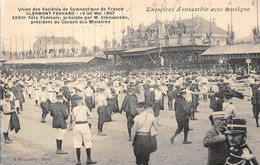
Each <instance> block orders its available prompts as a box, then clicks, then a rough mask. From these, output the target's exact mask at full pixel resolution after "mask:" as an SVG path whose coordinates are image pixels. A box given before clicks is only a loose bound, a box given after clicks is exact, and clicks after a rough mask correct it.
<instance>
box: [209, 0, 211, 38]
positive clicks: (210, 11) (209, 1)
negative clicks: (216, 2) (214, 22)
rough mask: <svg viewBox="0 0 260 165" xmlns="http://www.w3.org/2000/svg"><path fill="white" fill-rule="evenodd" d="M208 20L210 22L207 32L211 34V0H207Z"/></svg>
mask: <svg viewBox="0 0 260 165" xmlns="http://www.w3.org/2000/svg"><path fill="white" fill-rule="evenodd" d="M209 22H210V25H209V34H211V28H212V27H211V2H210V0H209Z"/></svg>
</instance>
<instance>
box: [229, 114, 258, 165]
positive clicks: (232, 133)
mask: <svg viewBox="0 0 260 165" xmlns="http://www.w3.org/2000/svg"><path fill="white" fill-rule="evenodd" d="M246 132H247V127H246V120H245V119H229V120H228V121H227V131H226V132H225V134H227V138H228V142H229V145H230V154H229V157H228V158H227V160H226V163H225V165H233V164H236V165H258V162H257V161H256V158H255V156H254V155H253V153H252V151H251V149H250V148H249V147H248V145H247V144H246V138H247V133H246Z"/></svg>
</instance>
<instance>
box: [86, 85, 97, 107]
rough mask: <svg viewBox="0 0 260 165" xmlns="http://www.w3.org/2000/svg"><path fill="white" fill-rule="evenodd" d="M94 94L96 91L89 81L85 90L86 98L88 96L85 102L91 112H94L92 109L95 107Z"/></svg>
mask: <svg viewBox="0 0 260 165" xmlns="http://www.w3.org/2000/svg"><path fill="white" fill-rule="evenodd" d="M94 93H95V89H94V87H93V86H92V85H91V82H90V81H89V82H88V83H87V86H86V88H85V96H86V98H85V102H86V105H87V107H88V109H89V110H90V111H92V109H93V108H94V107H95V102H94Z"/></svg>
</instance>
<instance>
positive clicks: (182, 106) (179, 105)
mask: <svg viewBox="0 0 260 165" xmlns="http://www.w3.org/2000/svg"><path fill="white" fill-rule="evenodd" d="M186 95H187V93H186V91H181V92H180V94H179V96H178V97H177V99H176V101H175V103H174V110H175V116H176V120H177V123H178V129H177V130H176V132H175V134H174V135H173V137H171V143H172V144H173V143H174V138H175V137H176V136H177V135H178V134H179V133H181V132H182V130H184V140H183V144H190V143H192V142H190V141H188V140H187V139H188V132H189V118H190V115H191V104H190V103H189V102H188V101H187V100H186V99H185V96H186Z"/></svg>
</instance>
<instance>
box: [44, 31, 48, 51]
mask: <svg viewBox="0 0 260 165" xmlns="http://www.w3.org/2000/svg"><path fill="white" fill-rule="evenodd" d="M44 42H45V50H46V55H47V54H48V50H47V38H46V30H45V34H44Z"/></svg>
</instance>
